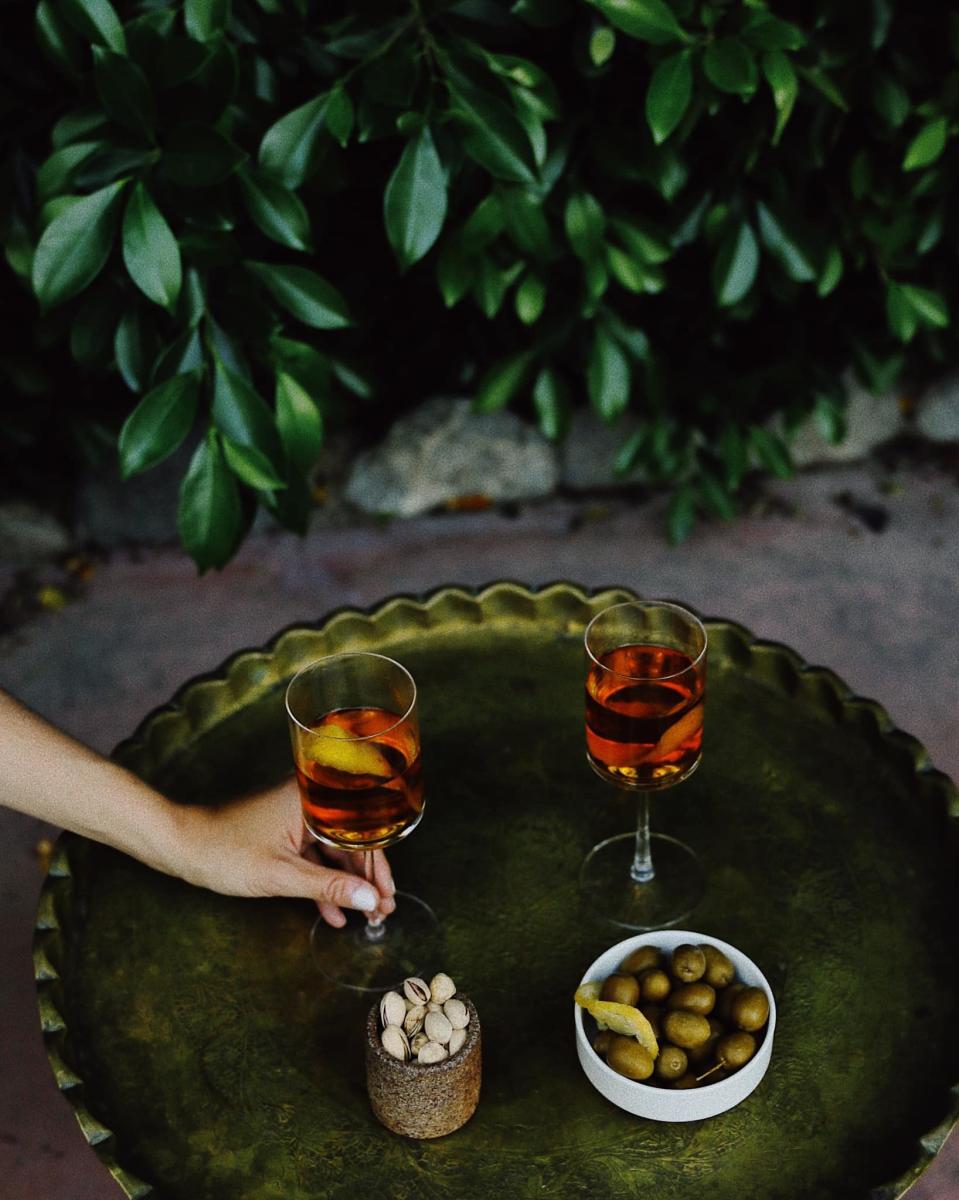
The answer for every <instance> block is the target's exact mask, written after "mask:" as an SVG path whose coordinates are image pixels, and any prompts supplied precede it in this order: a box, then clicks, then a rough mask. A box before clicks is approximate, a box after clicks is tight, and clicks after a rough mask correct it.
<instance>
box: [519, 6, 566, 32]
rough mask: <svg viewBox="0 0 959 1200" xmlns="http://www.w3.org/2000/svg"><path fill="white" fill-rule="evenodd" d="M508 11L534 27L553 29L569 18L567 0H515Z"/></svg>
mask: <svg viewBox="0 0 959 1200" xmlns="http://www.w3.org/2000/svg"><path fill="white" fill-rule="evenodd" d="M510 12H512V13H513V14H514V15H515V16H517V17H519V18H520V20H522V21H525V22H526V24H527V25H531V26H532V27H533V28H534V29H554V28H555V27H556V26H557V25H562V24H563V22H564V21H568V20H569V17H570V12H571V6H570V4H569V0H516V3H515V4H514V5H513V6H512V8H511V9H510Z"/></svg>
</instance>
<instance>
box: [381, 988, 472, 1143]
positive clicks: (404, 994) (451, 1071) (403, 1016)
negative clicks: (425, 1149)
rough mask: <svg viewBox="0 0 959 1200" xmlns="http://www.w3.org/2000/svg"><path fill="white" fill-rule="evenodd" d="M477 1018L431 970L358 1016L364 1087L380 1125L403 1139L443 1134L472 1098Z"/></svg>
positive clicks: (455, 1125)
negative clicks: (363, 1046)
mask: <svg viewBox="0 0 959 1200" xmlns="http://www.w3.org/2000/svg"><path fill="white" fill-rule="evenodd" d="M481 1051H482V1034H481V1031H480V1022H479V1016H478V1015H477V1012H476V1008H475V1006H474V1005H473V1002H472V1001H471V1000H470V998H469V997H468V996H466V995H465V994H463V993H461V992H459V991H458V990H457V988H456V984H455V983H454V982H453V980H452V979H451V978H450V976H449V975H447V974H446V972H445V971H439V972H438V973H437V974H436V975H434V976H433V977H432V979H431V980H430V981H429V982H428V983H427V982H426V980H424V979H420V978H417V977H411V978H409V979H405V980H404V981H403V984H402V986H401V987H399V988H396V989H394V990H393V991H389V992H386V993H385V994H384V995H383V996H382V997H381V998H380V1000H379V1002H378V1003H377V1004H375V1005H374V1006H373V1008H371V1009H370V1012H369V1014H368V1015H367V1019H366V1086H367V1091H368V1092H369V1097H370V1104H371V1106H372V1109H373V1113H374V1115H375V1116H376V1118H377V1120H378V1121H380V1123H381V1124H383V1125H385V1126H386V1128H387V1129H391V1130H392V1131H393V1132H394V1133H399V1134H403V1135H404V1136H405V1137H413V1138H434V1137H443V1136H445V1135H446V1134H448V1133H452V1132H453V1131H454V1130H456V1129H459V1127H460V1126H461V1125H464V1124H465V1123H466V1122H467V1121H468V1120H469V1119H470V1117H471V1116H472V1115H473V1113H474V1111H475V1109H476V1105H477V1104H478V1102H479V1093H480V1082H481V1078H482V1057H481Z"/></svg>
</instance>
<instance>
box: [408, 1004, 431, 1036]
mask: <svg viewBox="0 0 959 1200" xmlns="http://www.w3.org/2000/svg"><path fill="white" fill-rule="evenodd" d="M425 1017H426V1008H425V1006H424V1005H422V1004H417V1005H414V1007H413V1008H411V1009H410V1010H409V1012H407V1014H406V1018H405V1020H404V1021H403V1029H404V1031H405V1032H406V1035H407V1037H414V1036H415V1035H416V1034H417V1033H419V1031H420V1030H421V1029H422V1028H423V1020H424V1018H425Z"/></svg>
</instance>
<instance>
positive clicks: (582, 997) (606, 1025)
mask: <svg viewBox="0 0 959 1200" xmlns="http://www.w3.org/2000/svg"><path fill="white" fill-rule="evenodd" d="M602 987H603V985H602V984H601V983H584V984H582V986H581V987H579V988H577V989H576V994H575V995H574V997H573V999H574V1000H575V1001H576V1003H577V1004H578V1005H579V1006H580V1008H585V1009H586V1011H587V1012H588V1013H589V1015H590V1016H591V1017H592V1018H593V1020H594V1021H595V1022H596V1024H597V1025H598V1026H599V1027H600V1029H611V1030H612V1031H613V1033H619V1034H622V1036H623V1037H634V1038H635V1039H636V1041H637V1042H639V1044H640V1045H641V1046H642V1047H643V1049H644V1050H646V1051H647V1052H648V1053H649V1055H650V1057H651V1058H656V1057H657V1056H658V1054H659V1042H657V1040H656V1034H655V1033H654V1032H653V1027H652V1025H650V1023H649V1021H648V1020H647V1018H646V1017H644V1016H643V1014H642V1013H641V1012H640V1011H639V1009H638V1008H633V1006H632V1005H631V1004H616V1003H615V1002H614V1001H612V1000H600V999H599V993H600V992H601V991H602Z"/></svg>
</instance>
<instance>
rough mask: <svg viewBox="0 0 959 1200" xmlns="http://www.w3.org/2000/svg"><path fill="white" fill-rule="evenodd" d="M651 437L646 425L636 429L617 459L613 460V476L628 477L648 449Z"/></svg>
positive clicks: (618, 452) (617, 454)
mask: <svg viewBox="0 0 959 1200" xmlns="http://www.w3.org/2000/svg"><path fill="white" fill-rule="evenodd" d="M648 437H649V430H648V428H647V427H646V425H641V426H640V428H639V429H635V430H634V431H633V432H632V433H631V434H630V435H629V437H628V438H627V439H626V441H625V442H623V444H622V445H621V446H620V448H619V449H618V450H617V451H616V457H615V459H614V460H613V474H614V475H616V476H617V477H621V476H623V475H628V474H629V473H630V471H632V470H633V468H634V467H635V466H636V464H637V463H638V462H639V459H640V456H641V454H642V452H643V450H644V449H645V447H646V440H647V438H648Z"/></svg>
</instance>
